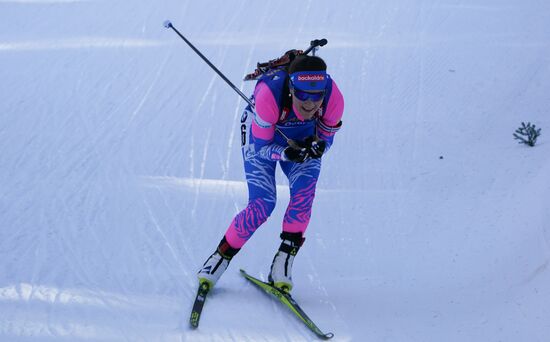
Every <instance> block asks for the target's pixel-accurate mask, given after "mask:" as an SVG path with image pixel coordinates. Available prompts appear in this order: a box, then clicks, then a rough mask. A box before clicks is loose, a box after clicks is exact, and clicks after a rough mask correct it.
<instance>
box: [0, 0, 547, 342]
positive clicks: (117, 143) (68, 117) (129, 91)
mask: <svg viewBox="0 0 550 342" xmlns="http://www.w3.org/2000/svg"><path fill="white" fill-rule="evenodd" d="M549 17H550V2H548V1H546V0H525V1H521V0H484V1H475V0H441V1H435V0H431V1H428V0H417V1H412V0H409V1H405V0H402V1H398V0H369V1H353V2H351V1H350V2H343V3H339V4H336V3H335V2H333V1H326V0H319V1H304V2H296V1H289V0H284V1H268V2H267V3H258V2H252V1H242V0H240V1H225V2H222V1H200V2H199V1H196V2H192V1H174V0H161V1H148V2H145V1H130V0H117V1H106V0H0V123H1V125H0V189H1V196H0V260H1V261H0V340H2V341H21V340H22V341H26V340H28V341H51V340H56V341H57V340H61V341H86V340H93V341H311V340H315V337H314V336H313V334H311V333H310V332H309V331H308V330H307V329H306V328H305V327H304V326H303V325H302V324H301V323H300V322H299V321H298V320H297V319H295V318H294V317H293V316H292V315H290V314H289V313H288V312H287V310H286V309H285V308H282V307H281V306H279V305H278V304H277V303H276V302H274V301H272V300H270V299H269V298H267V297H266V296H264V294H262V293H260V292H259V291H258V290H257V289H256V288H254V287H252V286H251V285H250V284H248V283H247V282H246V281H245V280H244V279H243V278H242V277H241V276H240V275H239V274H238V269H239V268H245V269H247V270H248V271H249V272H250V273H251V274H255V275H258V276H260V277H266V275H267V272H268V268H269V265H270V262H271V259H272V257H273V254H274V252H275V250H276V248H277V246H278V244H279V239H278V234H279V232H280V226H281V220H282V215H283V214H284V210H285V208H286V203H287V200H288V191H287V190H285V184H286V183H285V179H284V177H283V176H282V174H278V178H279V179H280V185H281V187H280V193H279V204H278V206H277V208H276V210H275V212H274V214H273V216H272V217H271V219H270V220H269V221H268V222H267V223H266V224H265V225H264V226H263V227H262V228H261V229H260V230H259V231H258V232H257V233H256V234H255V236H254V237H253V238H252V239H251V241H250V242H249V243H248V244H247V245H246V246H245V248H244V249H243V250H242V252H241V253H240V254H239V255H238V256H237V257H236V258H235V259H234V261H233V262H232V265H231V267H230V269H229V270H228V272H227V273H226V274H225V275H224V277H223V278H222V280H220V282H219V284H218V286H217V288H215V290H214V291H213V293H212V295H211V297H210V298H209V301H208V302H207V303H206V307H205V311H204V316H203V317H202V320H201V325H200V327H199V329H198V330H196V331H192V330H190V329H189V328H188V324H187V320H188V315H189V311H190V308H191V303H192V300H193V298H194V295H195V287H196V279H195V272H196V271H197V269H198V268H199V266H200V265H201V264H202V262H203V261H204V259H205V258H206V257H207V256H208V255H209V254H210V253H211V252H212V251H213V249H214V248H215V246H216V244H217V243H218V241H219V239H221V237H222V234H223V232H224V231H225V229H226V228H227V226H228V224H229V222H230V221H231V219H232V217H233V216H234V215H235V214H236V213H237V212H238V211H239V210H240V209H242V208H243V206H244V205H245V204H246V200H247V198H246V194H247V192H246V185H245V183H244V182H243V180H244V176H243V171H242V167H241V157H240V150H239V140H240V136H239V125H238V119H239V117H240V114H241V111H242V109H243V108H244V105H245V103H244V101H243V100H242V99H240V98H239V97H238V96H237V95H236V94H235V93H234V92H233V91H232V90H231V89H230V88H229V87H228V86H227V85H226V84H225V83H224V82H223V81H222V80H221V79H220V78H219V77H218V76H217V75H216V74H215V73H214V72H212V71H211V70H210V69H209V67H208V66H207V65H206V64H205V63H203V62H202V60H200V59H199V57H198V56H196V55H195V54H194V53H193V52H192V51H191V49H189V48H188V47H187V46H186V45H185V44H184V43H183V41H181V40H180V39H179V38H178V37H177V36H176V35H175V34H174V32H172V31H171V30H167V29H165V28H164V27H163V25H162V24H163V22H164V20H166V19H170V20H171V21H172V22H173V24H174V25H175V26H176V27H177V28H178V29H179V30H180V31H182V32H183V33H184V34H185V35H186V36H187V37H188V38H189V39H190V40H191V41H192V42H193V43H194V44H195V45H196V46H197V47H198V48H199V49H201V50H202V51H203V53H204V54H205V55H206V56H208V57H209V58H210V59H211V60H212V62H213V63H215V64H216V65H217V66H218V67H219V68H220V69H221V70H223V71H224V72H225V74H226V75H227V77H228V78H229V79H231V80H233V81H234V82H235V84H236V85H237V86H238V87H240V89H241V90H242V91H243V92H245V93H247V94H248V93H250V92H251V91H252V89H253V84H251V83H244V82H242V81H240V80H241V79H242V77H243V75H244V74H246V73H247V72H250V71H252V70H253V69H254V66H255V63H256V62H258V61H265V60H268V59H270V58H273V57H277V56H278V55H280V54H281V53H283V52H284V51H286V50H288V49H290V48H305V47H307V45H308V43H309V41H310V40H312V39H316V38H327V39H328V41H329V43H328V45H327V46H326V47H324V48H322V49H321V51H320V55H321V56H322V57H323V58H325V59H326V61H327V62H328V64H329V72H330V73H331V74H332V75H333V77H334V78H335V79H336V80H337V82H338V84H339V86H340V89H341V90H342V92H343V93H344V96H345V99H346V110H345V114H344V126H343V129H342V130H341V132H340V133H338V136H337V137H336V140H335V145H334V146H333V148H332V149H331V151H330V154H329V155H327V156H326V158H325V159H324V166H323V170H322V175H321V179H320V181H319V190H318V194H317V197H316V201H315V207H314V214H313V218H312V221H311V225H310V228H309V230H308V233H307V242H306V244H305V245H304V248H303V249H302V251H301V252H300V254H299V256H298V257H297V259H296V263H295V271H294V278H295V283H296V285H295V290H294V291H293V293H294V296H295V297H296V298H297V299H298V301H299V302H300V303H301V304H302V306H303V308H304V309H305V310H306V312H308V313H310V315H311V317H312V318H313V319H314V320H315V322H316V323H317V324H318V325H319V326H320V327H321V329H323V330H325V331H327V332H328V331H332V332H334V334H335V338H334V341H352V340H353V341H419V342H424V341H480V342H481V341H483V342H488V341H530V342H532V341H545V342H546V341H550V320H549V319H548V317H549V316H550V305H549V304H550V270H549V263H550V226H549V222H550V181H549V177H550V144H549V143H548V138H547V136H548V134H550V133H549V132H550V119H549V112H550V97H549V96H548V89H550V57H549V56H550V41H549V40H548V37H550V24H549V23H550V21H548V18H549ZM522 121H526V122H527V121H530V122H532V123H534V124H536V125H537V127H541V128H542V136H541V137H540V138H539V142H538V144H537V146H535V147H534V148H529V147H526V146H524V145H519V144H517V142H516V141H515V140H513V138H512V133H513V131H514V130H515V129H516V128H517V127H519V125H520V123H521V122H522Z"/></svg>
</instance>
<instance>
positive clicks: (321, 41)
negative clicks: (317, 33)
mask: <svg viewBox="0 0 550 342" xmlns="http://www.w3.org/2000/svg"><path fill="white" fill-rule="evenodd" d="M327 43H328V40H326V39H325V38H323V39H315V40H312V41H311V43H309V48H307V50H305V51H304V55H307V54H308V53H310V52H311V50H313V49H315V48H316V47H318V46H325V45H327Z"/></svg>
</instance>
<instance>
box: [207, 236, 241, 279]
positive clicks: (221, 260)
mask: <svg viewBox="0 0 550 342" xmlns="http://www.w3.org/2000/svg"><path fill="white" fill-rule="evenodd" d="M239 250H240V249H237V248H233V247H231V246H230V245H229V243H227V240H226V239H225V236H224V237H223V239H222V240H221V241H220V244H219V245H218V248H216V251H215V252H214V253H213V254H212V255H210V257H208V259H206V262H205V263H204V265H203V266H202V268H201V269H200V270H199V272H198V274H197V277H198V278H199V284H200V285H202V284H203V283H206V284H208V287H209V288H212V287H214V285H216V282H218V280H219V279H220V277H221V276H222V274H223V273H224V272H225V270H226V269H227V266H229V262H230V261H231V259H232V258H233V257H234V256H235V254H237V253H238V252H239Z"/></svg>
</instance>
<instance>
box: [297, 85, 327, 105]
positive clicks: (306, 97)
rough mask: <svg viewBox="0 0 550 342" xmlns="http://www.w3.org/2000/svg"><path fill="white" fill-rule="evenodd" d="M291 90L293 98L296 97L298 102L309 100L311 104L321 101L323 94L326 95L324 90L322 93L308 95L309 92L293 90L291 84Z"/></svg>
mask: <svg viewBox="0 0 550 342" xmlns="http://www.w3.org/2000/svg"><path fill="white" fill-rule="evenodd" d="M291 88H292V90H293V91H294V96H296V97H297V98H298V100H300V101H307V100H310V101H312V102H317V101H319V100H321V99H322V98H323V97H325V93H326V90H323V91H322V92H316V93H310V92H307V91H303V90H300V89H298V88H295V87H294V86H292V84H291Z"/></svg>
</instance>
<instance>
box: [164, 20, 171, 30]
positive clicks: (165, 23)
mask: <svg viewBox="0 0 550 342" xmlns="http://www.w3.org/2000/svg"><path fill="white" fill-rule="evenodd" d="M163 25H164V27H166V28H170V27H172V22H171V21H170V20H165V21H164V24H163Z"/></svg>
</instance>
